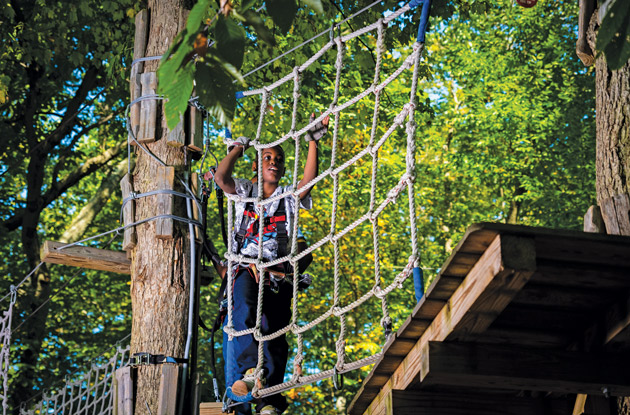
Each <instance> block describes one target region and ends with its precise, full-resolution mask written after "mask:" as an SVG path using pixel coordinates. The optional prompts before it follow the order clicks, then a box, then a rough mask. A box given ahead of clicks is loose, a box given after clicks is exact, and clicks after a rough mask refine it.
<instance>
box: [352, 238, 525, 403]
mask: <svg viewBox="0 0 630 415" xmlns="http://www.w3.org/2000/svg"><path fill="white" fill-rule="evenodd" d="M535 269H536V256H535V244H534V238H531V237H516V236H511V235H497V236H496V237H495V238H494V240H493V241H492V243H490V245H489V246H488V247H487V249H486V251H485V252H484V253H483V255H482V256H481V258H480V259H479V260H478V261H477V262H476V264H475V265H474V266H473V268H472V269H471V270H470V272H469V273H468V275H467V276H466V278H465V279H464V280H463V281H462V283H461V284H460V286H459V287H458V288H457V290H456V291H455V292H454V293H453V295H452V296H451V298H450V299H449V301H448V302H447V303H446V304H445V305H444V307H442V309H441V311H440V312H439V314H438V315H437V316H435V318H434V319H433V322H432V323H431V325H430V326H429V327H428V328H427V330H426V331H425V332H424V333H423V334H422V337H421V338H420V340H418V341H417V343H416V344H415V346H413V348H412V349H411V351H410V352H409V353H408V354H407V356H406V357H405V359H404V360H403V362H402V363H401V364H400V366H399V367H398V368H397V369H396V371H395V372H394V373H393V374H392V375H391V376H390V380H389V381H388V382H387V383H386V384H385V385H384V386H383V388H382V389H381V392H380V393H379V396H381V395H386V394H387V393H389V391H391V390H393V389H406V388H407V387H408V386H409V385H410V384H412V383H414V382H417V381H418V380H419V373H420V369H421V366H422V361H423V351H424V348H425V346H426V345H427V344H428V342H429V341H443V340H445V339H446V338H448V337H452V339H453V340H454V339H465V338H466V337H467V336H468V335H472V334H474V333H479V332H482V331H483V330H485V329H486V328H487V327H488V326H489V325H490V324H491V323H492V322H493V321H494V319H495V318H496V317H497V316H498V315H499V313H501V311H502V310H503V309H504V308H505V307H506V306H507V305H508V304H509V302H510V301H511V299H512V298H513V297H514V296H515V295H516V294H517V293H518V292H519V290H520V289H521V288H522V287H523V286H524V285H525V283H527V281H528V280H529V278H530V277H531V276H532V275H533V273H534V271H535ZM377 402H382V399H378V397H377V399H375V400H374V401H373V403H372V405H370V406H369V408H368V413H370V414H371V413H383V411H382V407H381V408H378V406H379V404H378V403H377ZM367 404H368V403H367V402H365V401H363V400H362V401H361V402H358V401H354V402H353V403H352V405H351V407H350V411H349V413H350V414H360V413H363V412H364V411H365V409H366V406H367Z"/></svg>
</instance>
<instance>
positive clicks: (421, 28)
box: [409, 0, 431, 43]
mask: <svg viewBox="0 0 630 415" xmlns="http://www.w3.org/2000/svg"><path fill="white" fill-rule="evenodd" d="M421 4H422V14H421V15H420V24H419V25H418V42H420V43H424V35H425V34H426V33H427V23H429V12H430V11H431V0H411V2H410V3H409V7H411V8H412V9H413V8H415V7H418V6H419V5H421Z"/></svg>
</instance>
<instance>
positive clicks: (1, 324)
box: [0, 285, 17, 415]
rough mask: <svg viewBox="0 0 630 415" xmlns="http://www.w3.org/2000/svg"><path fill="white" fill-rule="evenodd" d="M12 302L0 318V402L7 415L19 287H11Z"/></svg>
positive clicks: (4, 414)
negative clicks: (12, 325) (13, 332)
mask: <svg viewBox="0 0 630 415" xmlns="http://www.w3.org/2000/svg"><path fill="white" fill-rule="evenodd" d="M10 294H11V302H10V303H9V308H8V309H7V310H5V311H4V312H3V313H2V318H0V346H1V347H2V349H0V383H1V384H2V390H0V400H2V414H3V415H7V409H8V398H9V395H8V393H9V367H10V365H11V356H10V354H11V350H10V349H11V320H12V318H13V306H14V305H15V301H16V299H17V287H15V286H13V285H12V286H11V292H10Z"/></svg>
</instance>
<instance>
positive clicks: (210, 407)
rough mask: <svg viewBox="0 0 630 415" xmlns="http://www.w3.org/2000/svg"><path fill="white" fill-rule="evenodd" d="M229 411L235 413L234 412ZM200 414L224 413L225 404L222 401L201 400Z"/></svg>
mask: <svg viewBox="0 0 630 415" xmlns="http://www.w3.org/2000/svg"><path fill="white" fill-rule="evenodd" d="M229 413H230V414H233V413H234V412H229ZM199 415H223V404H222V403H221V402H201V403H200V404H199Z"/></svg>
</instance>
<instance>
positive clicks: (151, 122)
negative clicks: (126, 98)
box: [136, 72, 157, 143]
mask: <svg viewBox="0 0 630 415" xmlns="http://www.w3.org/2000/svg"><path fill="white" fill-rule="evenodd" d="M140 83H141V84H142V96H147V95H152V94H155V92H156V90H157V76H156V74H155V72H146V73H143V74H142V75H140ZM156 121H157V100H155V99H148V100H146V101H142V102H141V103H140V128H139V130H138V135H137V137H136V138H137V139H138V142H140V143H152V142H153V141H155V125H156Z"/></svg>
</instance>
